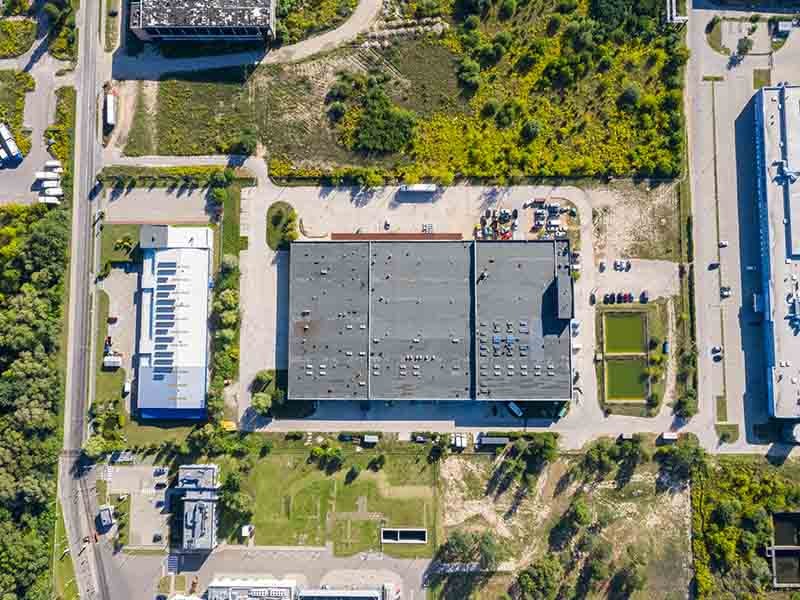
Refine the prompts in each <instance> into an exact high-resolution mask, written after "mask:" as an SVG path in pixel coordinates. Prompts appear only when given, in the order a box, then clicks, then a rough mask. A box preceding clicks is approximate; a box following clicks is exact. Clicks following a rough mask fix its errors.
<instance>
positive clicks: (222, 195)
mask: <svg viewBox="0 0 800 600" xmlns="http://www.w3.org/2000/svg"><path fill="white" fill-rule="evenodd" d="M210 197H211V201H212V202H213V203H214V205H215V206H223V205H224V204H225V201H226V200H227V199H228V190H227V189H226V188H224V187H215V188H212V189H211V195H210Z"/></svg>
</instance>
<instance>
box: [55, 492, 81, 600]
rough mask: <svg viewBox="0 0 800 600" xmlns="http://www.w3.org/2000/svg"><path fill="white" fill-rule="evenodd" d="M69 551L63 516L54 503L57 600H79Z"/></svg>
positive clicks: (58, 506)
mask: <svg viewBox="0 0 800 600" xmlns="http://www.w3.org/2000/svg"><path fill="white" fill-rule="evenodd" d="M68 549H69V540H67V533H66V530H65V528H64V515H63V512H62V510H61V503H60V502H58V501H56V531H55V541H54V542H53V561H54V564H53V592H54V593H55V594H56V597H57V598H59V600H79V598H80V596H79V594H78V585H77V583H76V581H75V566H74V564H73V562H72V555H71V554H70V553H69V552H67V553H65V552H64V551H65V550H68Z"/></svg>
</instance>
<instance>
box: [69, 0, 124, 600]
mask: <svg viewBox="0 0 800 600" xmlns="http://www.w3.org/2000/svg"><path fill="white" fill-rule="evenodd" d="M99 1H100V0H85V1H84V2H83V3H82V6H81V10H80V11H79V15H78V28H79V49H80V54H79V58H78V65H77V68H76V79H75V84H76V87H77V107H76V108H77V113H76V126H75V129H76V137H75V163H74V190H73V211H72V247H71V268H70V280H69V290H70V305H69V317H68V321H67V322H68V327H69V341H68V346H67V382H66V390H65V403H64V424H65V425H64V446H63V452H62V457H61V460H60V463H61V464H60V468H59V496H60V498H61V502H62V505H63V507H64V519H65V523H66V529H67V532H68V537H69V545H70V550H71V552H72V556H73V560H74V563H75V567H76V579H77V582H78V588H79V590H80V596H81V598H89V599H100V600H111V599H112V598H113V599H114V600H116V599H117V598H119V599H125V598H127V597H128V595H127V592H126V591H125V590H116V589H112V588H111V587H110V586H113V585H114V578H111V577H109V576H108V574H107V569H106V564H107V562H108V556H107V554H108V550H107V549H105V548H103V547H101V546H100V545H98V544H91V543H90V544H88V545H87V546H86V547H83V542H82V540H83V538H84V537H85V536H87V535H92V534H93V533H94V515H95V514H96V512H95V511H96V510H97V507H96V500H95V493H94V477H93V474H92V473H91V472H90V471H88V470H85V469H83V468H82V465H81V464H80V462H79V457H80V449H81V447H82V446H83V441H84V436H85V434H86V430H87V420H86V415H87V404H88V398H89V388H88V382H89V379H88V369H87V367H88V364H89V358H90V355H91V348H90V338H89V331H90V325H89V324H90V316H91V295H90V287H91V286H90V277H91V274H92V270H93V269H92V263H91V260H92V248H91V243H92V242H93V240H94V236H93V235H92V233H91V228H92V216H93V215H92V213H93V202H92V201H91V200H90V191H91V189H92V187H93V185H94V179H95V173H96V169H97V166H98V165H99V160H98V159H99V157H100V144H99V140H98V136H97V128H96V123H97V98H98V93H99V90H100V87H99V86H98V81H97V69H96V65H97V59H98V45H99V43H100V40H99V29H98V25H99V24H98V19H97V14H98V10H99V9H98V2H99Z"/></svg>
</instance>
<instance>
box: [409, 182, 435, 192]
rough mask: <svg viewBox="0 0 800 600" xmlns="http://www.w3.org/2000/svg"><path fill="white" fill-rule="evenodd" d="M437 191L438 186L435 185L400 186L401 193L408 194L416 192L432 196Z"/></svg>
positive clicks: (414, 184) (413, 184)
mask: <svg viewBox="0 0 800 600" xmlns="http://www.w3.org/2000/svg"><path fill="white" fill-rule="evenodd" d="M438 189H439V186H437V185H436V184H435V183H412V184H408V185H401V186H400V191H401V192H410V193H414V192H416V193H424V194H433V193H435V192H436V190H438Z"/></svg>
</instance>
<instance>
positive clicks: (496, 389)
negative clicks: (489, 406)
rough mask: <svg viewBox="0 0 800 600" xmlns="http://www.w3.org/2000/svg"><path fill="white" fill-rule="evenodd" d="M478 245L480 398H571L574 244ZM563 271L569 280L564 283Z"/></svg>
mask: <svg viewBox="0 0 800 600" xmlns="http://www.w3.org/2000/svg"><path fill="white" fill-rule="evenodd" d="M476 247H477V269H476V272H477V273H478V282H477V286H476V290H477V292H476V296H477V320H478V323H477V327H476V336H477V339H476V345H477V346H478V349H477V352H478V361H477V362H478V374H477V382H478V389H477V397H478V398H479V399H481V400H516V399H521V398H526V399H527V398H529V399H534V400H551V399H552V400H558V399H562V398H568V397H569V396H570V394H571V390H572V387H571V375H570V373H571V369H570V327H569V318H570V317H571V316H572V286H571V278H570V275H569V244H568V243H567V242H566V241H564V242H561V241H557V242H555V243H550V244H517V243H508V242H482V243H480V244H477V245H476ZM565 260H566V262H565ZM556 268H558V269H559V270H560V271H561V272H562V273H566V277H567V279H566V280H563V279H562V280H559V276H557V275H555V270H556ZM560 314H563V315H565V316H566V317H567V318H559V315H560Z"/></svg>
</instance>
